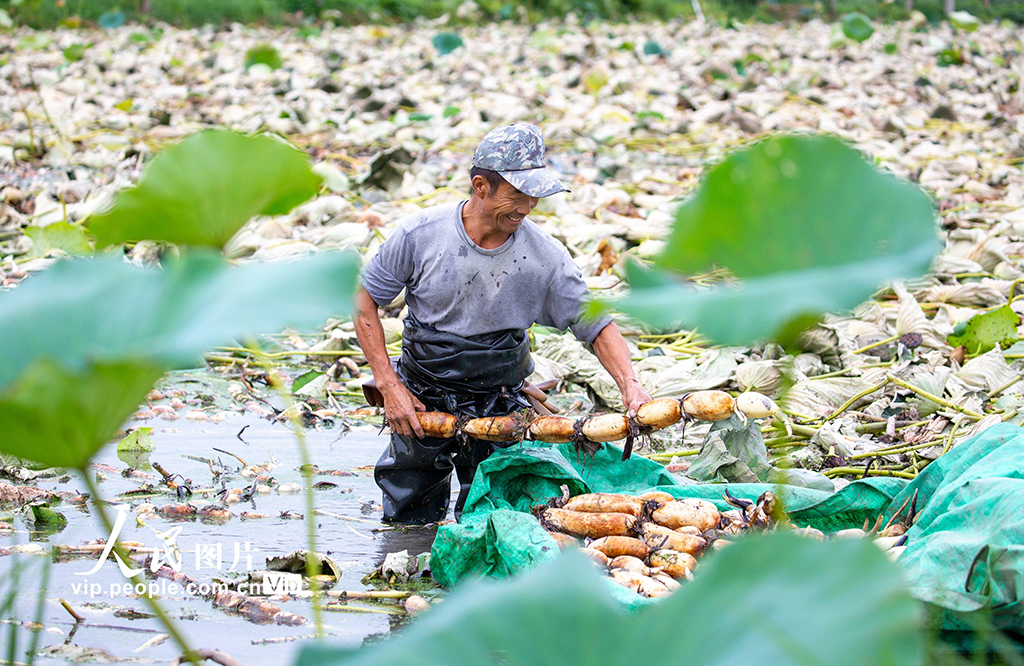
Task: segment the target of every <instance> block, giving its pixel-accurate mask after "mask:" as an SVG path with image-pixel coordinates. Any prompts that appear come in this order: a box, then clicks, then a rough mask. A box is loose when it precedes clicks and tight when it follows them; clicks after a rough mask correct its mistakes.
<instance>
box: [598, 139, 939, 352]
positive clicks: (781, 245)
mask: <svg viewBox="0 0 1024 666" xmlns="http://www.w3.org/2000/svg"><path fill="white" fill-rule="evenodd" d="M938 249H939V243H938V241H937V240H936V237H935V230H934V213H933V209H932V202H931V200H930V199H929V198H928V196H927V195H925V194H924V193H923V192H921V191H920V190H919V189H917V188H916V187H914V186H913V185H910V184H907V183H903V182H900V181H898V180H896V178H894V177H893V176H890V175H887V174H882V173H880V172H878V171H876V170H875V169H874V168H872V167H871V166H869V165H868V163H867V162H865V161H864V160H863V159H862V158H861V157H860V155H859V154H858V153H857V152H856V151H855V150H853V149H852V148H850V147H848V146H846V145H845V144H844V143H842V142H841V141H839V140H838V139H833V138H828V137H801V136H780V137H773V138H770V139H766V140H764V141H761V142H759V143H757V144H755V145H754V146H752V147H750V148H748V149H746V150H743V151H741V152H738V153H735V154H733V155H731V156H730V157H728V158H727V159H726V160H725V161H723V162H722V163H720V164H719V165H717V166H716V167H714V168H713V169H711V170H710V172H709V173H708V174H707V176H706V177H705V179H704V181H703V183H702V184H701V186H700V187H699V188H698V190H697V191H696V192H695V194H694V195H693V196H692V197H691V198H690V199H689V200H687V201H686V203H685V204H684V205H683V206H682V207H681V208H680V210H679V213H678V215H677V219H676V223H675V226H674V228H673V232H672V235H671V237H670V238H669V242H668V244H667V246H666V248H665V251H664V253H663V254H662V255H661V256H659V257H658V259H657V261H656V269H655V270H652V271H645V270H644V269H642V268H640V267H639V266H637V265H634V264H627V266H626V275H627V278H628V280H629V283H630V286H631V293H630V295H629V296H628V297H627V298H626V299H625V300H624V301H622V302H621V303H619V304H618V307H619V308H620V309H622V310H623V311H624V312H626V313H627V314H629V315H631V316H633V317H636V318H637V319H640V320H643V321H646V322H648V323H650V324H652V325H653V326H656V327H670V326H678V325H679V324H681V323H685V324H687V325H688V326H696V327H698V328H699V329H700V330H701V332H702V333H703V334H704V335H707V336H708V337H709V338H711V339H713V340H714V341H715V342H718V343H721V344H741V343H747V342H750V341H752V340H755V339H761V338H765V337H768V336H771V335H775V334H778V333H780V332H781V331H783V330H785V329H786V327H787V324H789V323H790V322H793V321H794V320H801V321H803V322H807V321H810V320H811V318H812V317H813V316H816V315H819V314H821V313H823V312H834V311H838V310H846V309H850V308H853V307H855V306H856V305H858V304H860V303H861V302H863V301H864V300H865V299H867V298H868V297H869V296H871V294H872V293H873V292H874V291H875V289H877V288H878V286H879V284H880V283H881V282H883V281H885V280H888V279H893V278H900V277H912V276H916V275H920V274H922V273H924V272H925V271H926V270H927V269H928V266H929V264H930V262H931V259H932V257H933V255H934V254H935V252H936V251H938ZM712 266H723V267H725V268H728V269H729V270H730V271H731V272H732V273H733V274H734V275H736V276H737V277H739V278H741V280H742V284H741V285H740V286H739V287H733V286H715V287H713V288H710V289H703V290H702V291H697V290H696V289H694V288H691V287H690V286H689V285H686V284H684V283H683V282H681V281H679V280H678V279H677V278H676V277H675V276H674V275H673V274H672V273H677V274H684V275H686V274H699V273H703V272H705V271H707V270H708V269H710V268H711V267H712Z"/></svg>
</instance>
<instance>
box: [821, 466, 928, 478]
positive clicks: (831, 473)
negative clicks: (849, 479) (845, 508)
mask: <svg viewBox="0 0 1024 666" xmlns="http://www.w3.org/2000/svg"><path fill="white" fill-rule="evenodd" d="M824 474H825V476H827V477H828V478H830V479H831V478H834V477H837V476H843V475H848V476H860V475H863V474H865V472H864V470H863V469H858V468H856V467H833V468H832V469H828V470H825V472H824ZM867 475H868V476H894V477H896V478H899V479H915V478H917V475H916V474H911V473H910V472H901V471H898V470H893V469H869V470H868V471H867Z"/></svg>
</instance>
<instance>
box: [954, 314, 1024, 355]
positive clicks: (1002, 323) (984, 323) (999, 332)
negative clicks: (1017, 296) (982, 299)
mask: <svg viewBox="0 0 1024 666" xmlns="http://www.w3.org/2000/svg"><path fill="white" fill-rule="evenodd" d="M1019 321H1020V317H1019V316H1018V315H1017V313H1016V312H1014V311H1013V310H1012V309H1011V308H1010V306H1009V305H1004V306H1003V307H1001V308H996V309H995V310H992V311H991V312H984V313H982V314H976V315H974V316H973V317H971V318H970V319H968V320H967V321H965V322H963V323H961V324H960V325H958V326H957V327H956V329H955V330H954V331H953V333H952V335H950V336H949V337H947V338H946V342H948V343H949V344H951V345H952V346H954V347H959V346H960V345H963V346H964V347H966V348H967V351H968V352H969V353H971V354H981V353H984V352H987V351H989V350H990V349H992V348H994V347H995V346H996V345H999V346H1001V347H1003V348H1004V349H1005V348H1006V347H1009V346H1010V345H1012V344H1013V343H1015V342H1017V339H1018V338H1019V337H1020V336H1019V335H1018V334H1017V323H1018V322H1019Z"/></svg>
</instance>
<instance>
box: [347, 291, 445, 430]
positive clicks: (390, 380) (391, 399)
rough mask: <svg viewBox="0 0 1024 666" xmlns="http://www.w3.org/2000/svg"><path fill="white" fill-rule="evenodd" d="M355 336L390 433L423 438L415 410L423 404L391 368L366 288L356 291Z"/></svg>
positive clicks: (378, 318) (380, 328)
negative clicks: (381, 397)
mask: <svg viewBox="0 0 1024 666" xmlns="http://www.w3.org/2000/svg"><path fill="white" fill-rule="evenodd" d="M355 300H356V317H355V323H356V338H358V339H359V346H360V347H361V348H362V350H363V353H364V354H365V355H366V360H367V361H369V363H370V370H372V371H373V378H374V379H375V380H376V381H377V390H378V391H380V392H381V394H382V395H383V396H384V415H385V416H387V418H388V425H389V426H390V427H391V431H392V432H397V433H398V434H399V435H405V436H406V437H423V436H424V433H423V428H422V427H421V426H420V420H419V419H418V418H416V412H425V411H427V408H426V406H424V404H423V403H422V402H420V401H419V400H418V399H417V398H416V396H414V395H413V394H412V393H410V392H409V389H407V388H406V387H405V384H403V383H402V381H401V380H400V379H399V378H398V375H397V374H395V371H394V370H393V369H392V367H391V359H389V358H388V350H387V347H386V346H385V344H384V329H383V328H382V327H381V323H380V316H379V315H378V314H377V303H376V302H375V301H374V300H373V297H371V296H370V294H368V293H367V291H366V290H365V289H364V288H362V287H359V289H358V290H357V291H356V299H355Z"/></svg>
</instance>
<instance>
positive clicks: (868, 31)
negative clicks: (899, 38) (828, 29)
mask: <svg viewBox="0 0 1024 666" xmlns="http://www.w3.org/2000/svg"><path fill="white" fill-rule="evenodd" d="M843 34H844V35H846V37H847V38H849V39H852V40H854V41H855V42H860V43H864V42H866V41H868V38H870V37H871V35H873V34H875V27H874V26H873V25H871V19H869V18H868V17H867V16H865V15H864V14H861V13H860V12H853V13H852V14H847V15H846V16H844V17H843Z"/></svg>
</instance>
